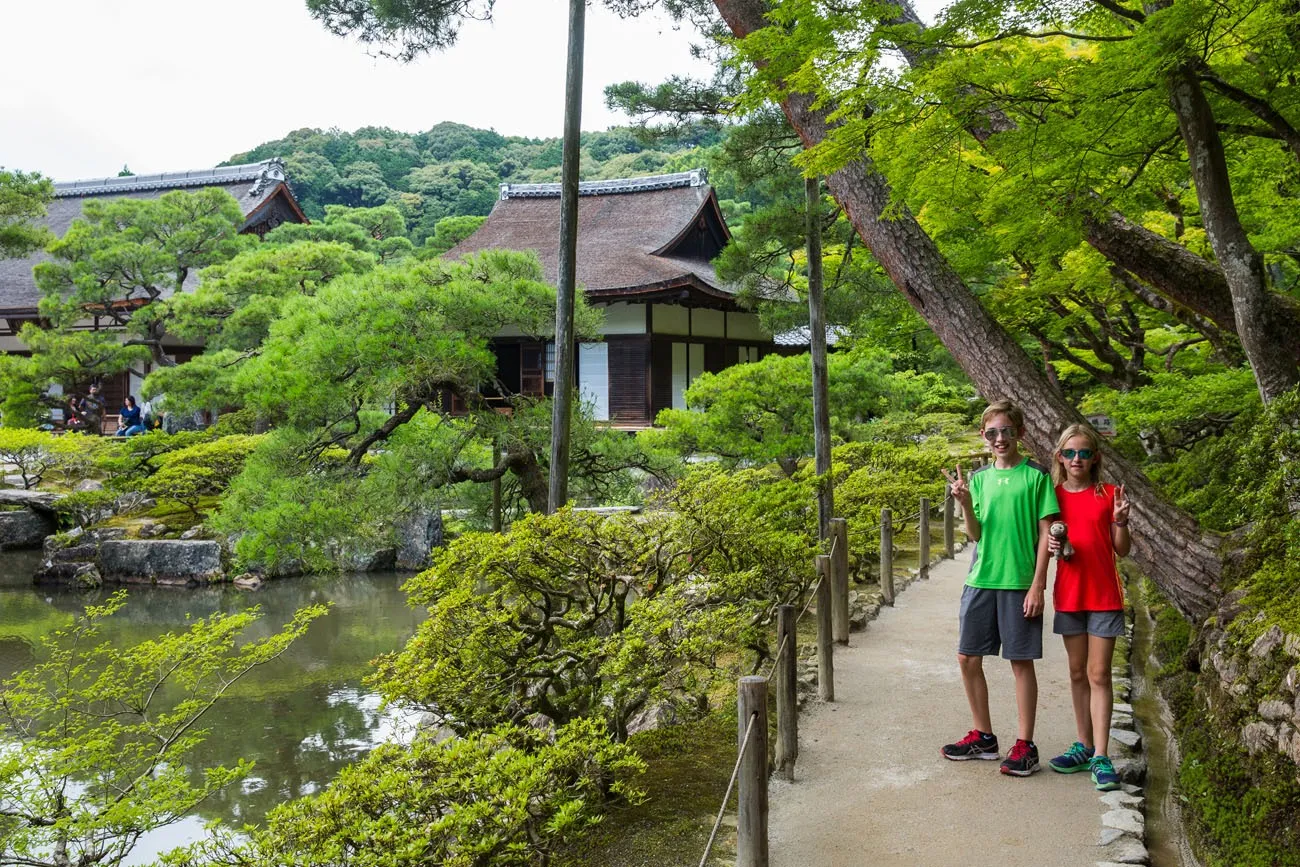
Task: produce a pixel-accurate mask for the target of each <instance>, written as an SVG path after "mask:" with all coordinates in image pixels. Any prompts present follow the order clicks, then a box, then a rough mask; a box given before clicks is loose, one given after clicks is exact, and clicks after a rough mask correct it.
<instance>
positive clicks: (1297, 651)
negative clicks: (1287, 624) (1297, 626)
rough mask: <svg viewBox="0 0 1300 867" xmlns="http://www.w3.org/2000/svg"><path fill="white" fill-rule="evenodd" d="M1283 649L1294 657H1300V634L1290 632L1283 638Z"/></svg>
mask: <svg viewBox="0 0 1300 867" xmlns="http://www.w3.org/2000/svg"><path fill="white" fill-rule="evenodd" d="M1282 650H1283V651H1284V652H1285V653H1286V655H1287V656H1289V657H1291V658H1292V659H1300V635H1296V634H1295V633H1293V632H1288V633H1287V634H1286V637H1285V638H1283V639H1282Z"/></svg>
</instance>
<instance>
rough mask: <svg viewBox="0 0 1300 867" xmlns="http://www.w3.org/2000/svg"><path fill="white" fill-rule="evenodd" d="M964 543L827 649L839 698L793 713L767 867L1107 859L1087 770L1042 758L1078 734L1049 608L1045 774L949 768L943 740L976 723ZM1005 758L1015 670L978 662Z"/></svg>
mask: <svg viewBox="0 0 1300 867" xmlns="http://www.w3.org/2000/svg"><path fill="white" fill-rule="evenodd" d="M968 560H969V549H968V550H967V552H965V553H959V554H958V555H957V560H956V561H944V562H942V563H939V564H936V565H935V566H934V567H933V568H932V570H931V578H930V580H928V581H916V582H914V583H913V584H911V586H909V587H908V588H907V589H906V590H905V591H903V592H902V593H900V594H899V596H898V601H897V606H896V607H895V608H883V609H882V610H881V613H880V616H879V617H878V618H877V619H876V620H874V621H872V622H871V623H869V624H868V625H867V628H866V630H865V631H864V632H856V633H854V634H853V635H852V638H851V641H850V645H851V646H850V647H848V648H837V649H836V653H835V695H836V697H837V699H838V700H837V701H836V702H835V703H834V704H821V703H819V702H817V701H815V700H814V701H812V702H811V703H810V704H808V705H806V706H805V710H804V712H803V713H802V714H801V715H800V720H799V725H800V730H799V744H800V746H799V749H800V754H799V761H798V765H797V766H796V769H795V782H794V783H784V782H780V781H778V780H775V779H773V782H772V789H771V811H772V812H771V820H770V833H769V839H770V845H771V863H772V864H773V865H774V867H867V865H870V867H880V865H942V867H948V865H953V867H982V865H988V867H995V865H996V867H1016V865H1034V867H1041V865H1061V867H1069V865H1090V864H1093V863H1095V862H1096V861H1098V860H1102V859H1101V858H1100V857H1099V856H1100V854H1101V852H1100V850H1099V848H1098V847H1097V842H1098V831H1099V824H1098V816H1099V808H1098V800H1097V793H1096V792H1095V791H1094V790H1093V787H1092V782H1091V780H1090V779H1089V778H1088V775H1087V774H1086V773H1081V774H1072V775H1063V774H1057V773H1054V772H1053V771H1051V770H1049V769H1048V768H1047V767H1046V762H1047V759H1048V758H1050V757H1052V756H1053V755H1056V754H1057V753H1059V752H1061V751H1062V750H1063V749H1064V748H1065V747H1066V746H1068V745H1069V744H1070V743H1072V742H1073V741H1074V738H1075V733H1074V716H1073V712H1072V711H1071V709H1070V688H1069V678H1068V676H1067V673H1066V665H1065V651H1064V649H1063V648H1062V646H1061V640H1060V638H1059V637H1058V636H1056V635H1053V634H1052V633H1051V609H1050V598H1051V593H1050V586H1051V585H1050V581H1049V585H1048V586H1049V593H1048V599H1049V603H1048V604H1049V609H1048V612H1047V615H1046V617H1047V621H1046V628H1045V634H1044V636H1043V644H1044V648H1043V649H1044V654H1045V655H1044V659H1043V660H1042V661H1041V662H1039V664H1038V683H1039V696H1038V725H1037V731H1036V733H1035V741H1036V742H1037V743H1038V748H1039V753H1040V757H1041V760H1042V762H1043V766H1042V768H1043V769H1042V770H1040V771H1039V772H1038V773H1036V774H1034V775H1033V776H1031V777H1028V778H1015V777H1007V776H1003V775H1002V774H1000V773H999V772H998V764H999V763H998V762H992V761H967V762H950V761H947V760H945V759H943V758H942V757H941V756H940V755H939V747H940V746H942V745H943V744H945V743H949V742H951V741H953V740H956V739H957V738H959V737H961V736H962V735H964V734H965V733H966V731H967V730H968V729H969V728H970V711H969V710H968V708H967V705H966V698H965V694H964V693H963V691H962V686H961V678H960V676H959V674H958V671H957V660H956V644H957V602H958V599H959V597H960V595H961V585H962V582H963V580H964V577H965V572H966V566H967V562H968ZM985 673H986V676H987V677H988V681H989V693H990V703H991V706H992V711H993V723H994V729H995V733H996V734H997V735H998V739H999V741H1000V743H1001V747H1002V750H1003V755H1005V754H1006V751H1007V750H1008V749H1009V748H1010V747H1011V744H1012V743H1014V742H1015V694H1014V691H1013V683H1012V677H1011V668H1010V666H1009V665H1008V664H1007V663H1006V662H1005V661H1003V660H1001V659H993V658H989V659H986V660H985Z"/></svg>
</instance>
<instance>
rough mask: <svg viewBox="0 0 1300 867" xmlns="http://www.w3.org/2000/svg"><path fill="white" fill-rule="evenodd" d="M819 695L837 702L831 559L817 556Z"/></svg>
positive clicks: (825, 555)
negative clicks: (832, 634)
mask: <svg viewBox="0 0 1300 867" xmlns="http://www.w3.org/2000/svg"><path fill="white" fill-rule="evenodd" d="M817 575H818V576H819V578H820V579H821V580H819V581H818V582H817V695H818V696H819V697H820V698H821V700H822V701H835V656H834V648H833V647H832V638H831V605H832V602H831V558H830V556H829V555H827V554H818V555H817Z"/></svg>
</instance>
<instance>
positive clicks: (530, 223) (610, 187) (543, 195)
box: [446, 169, 735, 307]
mask: <svg viewBox="0 0 1300 867" xmlns="http://www.w3.org/2000/svg"><path fill="white" fill-rule="evenodd" d="M579 194H580V198H579V200H578V275H577V276H578V284H579V285H580V286H582V287H583V288H584V289H585V290H586V294H587V297H588V298H589V299H590V300H592V301H616V300H618V301H622V300H644V301H651V300H653V301H675V302H677V303H681V304H694V305H707V306H723V307H729V306H732V305H734V304H735V301H734V299H733V296H734V294H735V291H734V288H733V287H731V286H727V285H724V284H723V283H722V282H721V281H719V280H718V277H717V274H716V273H715V272H714V270H713V266H712V265H711V264H710V262H711V260H712V259H713V258H714V257H716V256H717V255H718V253H719V252H721V250H722V248H723V246H724V245H725V244H726V243H727V240H728V238H730V233H729V232H728V231H727V226H726V223H725V222H724V221H723V219H722V212H721V211H720V210H719V209H718V199H717V196H716V195H715V194H714V192H713V188H712V187H710V186H709V185H708V183H707V177H706V174H705V172H704V170H703V169H697V170H695V171H691V172H679V173H677V174H671V175H654V176H651V177H644V178H624V179H619V180H612V181H589V182H585V183H582V184H580V185H579ZM492 249H505V250H534V251H536V252H537V255H538V256H539V257H540V258H541V260H542V268H543V269H544V271H545V273H546V279H547V280H549V281H550V282H552V283H555V282H558V281H559V270H560V252H559V250H560V185H559V184H502V185H501V197H500V200H499V201H498V202H497V204H496V207H495V208H493V209H492V213H491V215H490V216H489V217H488V218H487V221H486V222H485V223H484V224H483V225H482V226H481V227H480V228H479V230H478V231H477V232H475V233H474V234H473V235H471V236H470V237H468V238H466V239H465V240H464V241H462V242H461V243H459V244H457V245H456V246H455V247H453V248H452V249H451V250H450V251H449V252H448V253H447V254H446V255H447V256H449V257H452V258H459V257H461V256H464V255H466V254H468V253H475V252H478V251H480V250H492Z"/></svg>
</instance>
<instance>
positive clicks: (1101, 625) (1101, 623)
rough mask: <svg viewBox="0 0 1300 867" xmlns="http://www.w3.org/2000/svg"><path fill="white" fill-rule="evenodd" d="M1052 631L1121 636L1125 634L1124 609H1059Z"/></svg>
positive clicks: (1063, 633)
mask: <svg viewBox="0 0 1300 867" xmlns="http://www.w3.org/2000/svg"><path fill="white" fill-rule="evenodd" d="M1052 631H1053V632H1055V633H1056V634H1057V635H1083V634H1084V633H1085V632H1086V633H1088V634H1089V635H1095V636H1097V637H1098V638H1119V637H1120V636H1121V635H1123V634H1124V612H1123V611H1058V612H1056V616H1055V617H1053V618H1052Z"/></svg>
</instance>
